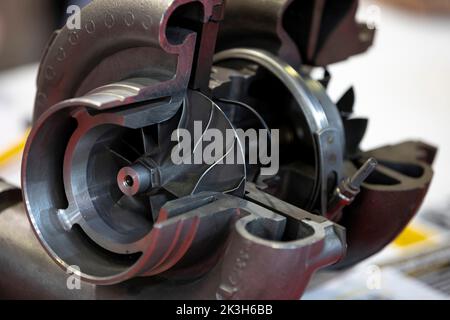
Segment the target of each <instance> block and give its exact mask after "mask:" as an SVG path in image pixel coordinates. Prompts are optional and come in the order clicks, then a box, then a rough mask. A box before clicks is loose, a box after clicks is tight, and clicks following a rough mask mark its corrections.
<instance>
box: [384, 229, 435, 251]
mask: <svg viewBox="0 0 450 320" xmlns="http://www.w3.org/2000/svg"><path fill="white" fill-rule="evenodd" d="M431 237H432V234H430V233H429V232H428V231H426V230H423V229H422V228H419V227H417V226H416V225H414V226H413V225H409V226H408V227H406V229H405V230H403V232H402V233H400V234H399V235H398V237H397V238H396V239H395V240H394V242H393V244H394V245H396V246H397V247H403V248H404V247H409V246H411V245H415V244H419V243H425V242H429V241H430V238H431Z"/></svg>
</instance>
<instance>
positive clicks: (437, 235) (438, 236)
mask: <svg viewBox="0 0 450 320" xmlns="http://www.w3.org/2000/svg"><path fill="white" fill-rule="evenodd" d="M243 1H244V0H243ZM88 2H89V0H84V1H82V0H79V1H62V0H39V1H36V0H1V1H0V177H1V178H4V179H6V180H8V181H10V182H12V183H15V184H19V182H20V158H21V150H22V147H23V144H24V142H25V137H26V132H27V128H28V127H29V125H30V120H31V115H32V110H33V104H34V95H35V79H36V75H37V69H38V62H39V59H40V57H41V54H42V50H43V48H44V47H45V44H46V42H47V40H48V38H49V37H50V35H51V33H52V32H53V30H54V29H56V28H58V27H60V26H61V25H63V24H64V22H65V17H66V9H67V7H68V6H69V5H70V4H78V5H80V6H83V5H85V4H86V3H88ZM358 19H359V20H361V21H366V22H369V24H371V25H374V26H376V28H377V30H378V31H377V34H376V38H375V42H374V45H373V47H372V48H371V49H370V50H369V51H368V52H367V53H365V54H363V55H359V56H356V57H353V58H351V59H349V60H347V61H345V62H342V63H339V64H336V65H333V66H331V67H330V71H331V73H332V75H333V80H332V82H331V84H330V90H329V91H330V95H331V96H332V98H334V99H335V100H337V98H338V97H340V96H341V95H342V93H343V92H344V91H345V90H346V89H347V88H348V87H349V86H351V85H353V86H354V87H355V91H356V96H357V101H356V108H355V110H356V114H357V115H359V116H365V117H367V118H369V119H370V124H369V130H368V133H367V135H366V138H365V140H364V142H363V147H364V148H365V149H369V148H374V147H377V146H381V145H385V144H389V143H397V142H400V141H403V140H410V139H418V140H419V139H420V140H424V141H425V142H428V143H430V144H433V145H436V146H437V147H438V148H439V153H438V157H437V160H436V163H435V166H434V168H435V177H434V181H433V183H432V186H431V188H430V192H429V194H428V196H427V198H426V200H425V203H424V204H423V206H422V208H421V211H420V213H419V216H418V217H417V218H416V219H415V220H414V221H413V223H412V224H411V225H410V226H409V227H408V228H407V230H405V232H404V233H403V234H402V235H401V236H400V237H399V238H398V239H397V240H396V241H394V243H393V244H392V245H390V246H389V247H388V248H386V249H385V250H383V251H382V252H381V253H380V254H378V255H377V256H375V257H373V258H371V259H369V260H368V261H366V262H364V263H363V264H361V265H359V266H357V267H356V268H354V269H352V270H349V271H346V272H341V273H326V272H325V273H321V274H320V275H318V276H317V277H316V278H315V281H313V283H312V285H311V287H310V289H309V291H308V293H307V294H306V296H305V298H307V299H316V298H322V299H402V298H406V299H409V298H411V299H427V298H430V299H431V298H438V299H441V298H442V299H448V298H449V297H450V245H449V243H450V242H449V241H448V240H449V239H450V237H449V230H450V170H449V166H450V142H449V141H448V139H449V138H450V0H379V1H375V0H362V1H361V5H360V9H359V13H358ZM343 283H345V284H346V285H345V286H343Z"/></svg>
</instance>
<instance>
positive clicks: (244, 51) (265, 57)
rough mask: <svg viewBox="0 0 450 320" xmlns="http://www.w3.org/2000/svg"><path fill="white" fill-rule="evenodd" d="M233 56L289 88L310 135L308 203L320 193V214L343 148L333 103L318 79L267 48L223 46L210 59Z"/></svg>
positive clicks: (338, 169) (339, 166)
mask: <svg viewBox="0 0 450 320" xmlns="http://www.w3.org/2000/svg"><path fill="white" fill-rule="evenodd" d="M234 59H238V60H246V61H250V62H254V63H256V64H258V65H260V66H262V67H264V68H265V69H267V70H268V71H270V72H271V73H272V74H273V75H274V76H276V77H277V78H278V79H279V80H280V81H281V82H282V83H283V84H284V85H285V86H286V87H287V89H288V90H289V91H290V92H291V94H292V96H293V97H294V99H295V100H296V102H297V104H298V105H299V107H300V110H301V112H302V113H303V114H304V115H305V118H306V121H307V124H308V127H309V130H310V132H311V133H312V136H313V137H314V152H315V162H316V168H317V170H316V178H317V179H316V182H315V185H314V193H313V194H314V197H313V201H312V202H311V204H310V205H312V203H313V202H315V201H314V200H315V199H317V197H318V196H320V199H321V201H320V204H321V208H320V211H321V213H322V214H324V213H325V211H326V207H327V192H328V191H327V181H328V177H329V175H330V174H332V173H334V174H335V175H336V181H340V179H341V175H342V165H343V158H344V150H345V136H344V127H343V123H342V120H341V117H340V115H339V112H338V110H337V108H336V106H335V105H334V104H333V102H332V101H331V100H330V99H329V97H328V95H327V94H326V92H325V89H324V88H323V87H322V86H321V84H320V83H319V82H317V81H315V80H313V79H307V78H304V77H303V76H301V75H300V73H299V72H297V71H296V70H295V69H294V68H293V67H292V66H290V65H289V64H287V63H286V62H284V61H283V60H281V59H280V58H278V57H277V56H275V55H273V54H272V53H270V52H268V51H264V50H260V49H251V48H236V49H230V50H225V51H222V52H219V53H217V54H216V55H215V57H214V63H219V62H223V61H225V60H234Z"/></svg>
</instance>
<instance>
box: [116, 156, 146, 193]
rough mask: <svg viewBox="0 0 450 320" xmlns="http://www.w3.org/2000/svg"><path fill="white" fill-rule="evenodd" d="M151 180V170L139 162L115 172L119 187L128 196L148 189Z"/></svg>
mask: <svg viewBox="0 0 450 320" xmlns="http://www.w3.org/2000/svg"><path fill="white" fill-rule="evenodd" d="M152 180H153V172H152V170H151V169H149V168H147V167H145V166H144V165H142V164H139V163H136V164H133V165H132V166H129V167H124V168H122V169H121V170H120V171H119V173H118V174H117V185H118V186H119V189H120V190H121V191H122V193H123V194H125V195H126V196H129V197H133V196H135V195H137V194H140V193H143V192H146V191H148V190H149V189H150V188H152V186H153V183H152Z"/></svg>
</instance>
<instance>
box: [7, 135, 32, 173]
mask: <svg viewBox="0 0 450 320" xmlns="http://www.w3.org/2000/svg"><path fill="white" fill-rule="evenodd" d="M29 133H30V130H27V131H26V133H25V134H24V136H23V137H22V139H20V141H19V142H17V143H16V144H15V145H13V146H11V147H10V148H9V149H7V150H6V151H3V152H0V167H1V166H4V165H6V164H8V162H10V161H12V160H14V159H16V158H17V157H18V156H20V155H21V154H22V152H23V149H24V148H25V144H26V142H27V138H28V134H29Z"/></svg>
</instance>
